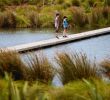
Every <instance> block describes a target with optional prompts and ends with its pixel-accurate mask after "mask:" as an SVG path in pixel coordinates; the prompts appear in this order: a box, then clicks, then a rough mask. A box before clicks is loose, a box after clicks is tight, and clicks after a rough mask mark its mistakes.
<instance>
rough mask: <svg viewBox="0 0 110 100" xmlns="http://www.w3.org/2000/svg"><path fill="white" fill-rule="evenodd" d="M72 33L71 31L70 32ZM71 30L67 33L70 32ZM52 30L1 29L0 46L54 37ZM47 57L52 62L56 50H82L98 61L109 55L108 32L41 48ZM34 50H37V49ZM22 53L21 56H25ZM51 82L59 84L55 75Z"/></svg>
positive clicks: (53, 61)
mask: <svg viewBox="0 0 110 100" xmlns="http://www.w3.org/2000/svg"><path fill="white" fill-rule="evenodd" d="M72 33H73V32H72ZM72 33H71V32H70V33H69V34H72ZM54 37H55V34H54V31H53V30H27V29H25V30H24V29H23V30H11V31H9V30H6V31H4V30H2V31H0V47H7V46H14V45H19V44H24V43H30V42H36V41H41V40H46V39H50V38H54ZM42 51H43V53H44V54H45V55H46V56H47V57H48V59H49V60H50V61H51V62H52V63H53V64H54V63H55V59H54V57H55V56H56V52H63V51H66V52H83V53H86V55H87V56H88V58H89V59H91V60H94V58H95V60H96V61H97V62H100V61H101V60H103V59H105V58H107V57H110V34H108V35H104V36H99V37H95V38H90V39H86V40H82V41H77V42H72V43H68V44H63V45H58V46H54V47H50V48H47V49H43V50H42ZM34 52H38V51H37V50H36V51H34ZM25 55H27V54H23V58H25ZM53 84H55V85H57V86H61V82H60V81H59V80H58V78H57V77H55V78H54V80H53Z"/></svg>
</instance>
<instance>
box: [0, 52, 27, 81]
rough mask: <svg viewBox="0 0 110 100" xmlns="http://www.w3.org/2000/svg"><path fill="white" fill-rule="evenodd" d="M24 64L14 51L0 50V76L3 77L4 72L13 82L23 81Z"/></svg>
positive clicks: (24, 73)
mask: <svg viewBox="0 0 110 100" xmlns="http://www.w3.org/2000/svg"><path fill="white" fill-rule="evenodd" d="M25 68H26V66H25V64H24V63H23V62H22V61H21V58H20V55H19V54H18V53H17V52H15V51H7V50H0V72H1V73H0V76H1V77H4V75H5V72H7V73H9V74H12V77H13V79H14V80H20V79H24V78H25V77H26V76H25V75H26V72H25Z"/></svg>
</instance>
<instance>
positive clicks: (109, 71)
mask: <svg viewBox="0 0 110 100" xmlns="http://www.w3.org/2000/svg"><path fill="white" fill-rule="evenodd" d="M100 65H101V66H102V68H104V69H105V71H104V72H105V74H106V75H107V76H108V77H110V58H107V59H105V60H103V61H102V62H101V64H100Z"/></svg>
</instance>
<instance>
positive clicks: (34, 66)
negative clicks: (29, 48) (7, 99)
mask: <svg viewBox="0 0 110 100" xmlns="http://www.w3.org/2000/svg"><path fill="white" fill-rule="evenodd" d="M28 59H29V63H28V65H29V66H28V67H29V72H28V74H29V76H30V79H31V80H37V81H41V82H44V83H48V82H51V81H52V79H53V76H54V70H53V66H52V64H51V63H50V62H49V61H48V59H47V58H46V57H45V56H44V55H43V54H30V55H29V56H28Z"/></svg>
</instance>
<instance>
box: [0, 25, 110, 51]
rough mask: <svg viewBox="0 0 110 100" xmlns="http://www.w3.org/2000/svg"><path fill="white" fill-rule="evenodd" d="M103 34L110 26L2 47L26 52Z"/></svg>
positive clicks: (109, 31) (107, 32)
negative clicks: (64, 36)
mask: <svg viewBox="0 0 110 100" xmlns="http://www.w3.org/2000/svg"><path fill="white" fill-rule="evenodd" d="M105 34H110V27H108V28H103V29H98V30H92V31H88V32H82V33H77V34H73V35H69V36H68V37H67V38H63V37H61V38H60V39H57V38H53V39H48V40H43V41H38V42H33V43H27V44H22V45H16V46H12V47H7V48H2V49H9V50H16V51H17V52H26V51H30V50H34V49H41V48H45V47H50V46H55V45H59V44H63V43H69V42H73V41H79V40H83V39H87V38H92V37H96V36H100V35H105Z"/></svg>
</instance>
